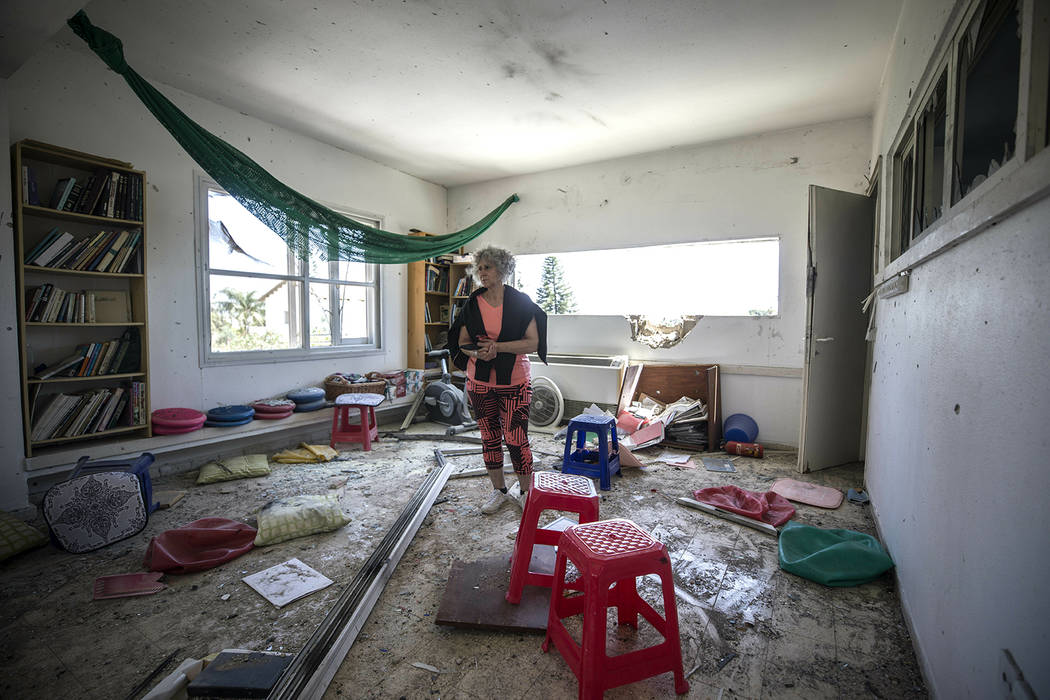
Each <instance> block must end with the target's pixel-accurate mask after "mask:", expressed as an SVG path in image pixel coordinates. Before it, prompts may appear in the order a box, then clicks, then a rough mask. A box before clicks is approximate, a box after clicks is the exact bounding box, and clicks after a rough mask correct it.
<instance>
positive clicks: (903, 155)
mask: <svg viewBox="0 0 1050 700" xmlns="http://www.w3.org/2000/svg"><path fill="white" fill-rule="evenodd" d="M893 164H894V168H893V170H894V172H895V173H896V178H895V180H896V182H895V184H896V187H894V190H895V191H894V195H895V196H894V199H896V201H897V202H898V203H899V204H900V207H899V208H898V210H897V218H896V225H895V228H896V231H897V237H896V238H897V241H896V242H897V245H896V246H894V247H895V248H896V253H897V254H898V255H899V254H901V253H903V252H904V251H906V250H907V249H908V247H909V246H910V245H911V241H912V231H913V223H914V222H915V219H916V216H915V208H914V206H913V204H912V203H913V201H914V199H913V186H914V180H915V141H914V138H913V137H909V138H908V140H907V141H905V142H904V145H903V146H901V147H900V150H898V151H897V155H896V156H894V158H893Z"/></svg>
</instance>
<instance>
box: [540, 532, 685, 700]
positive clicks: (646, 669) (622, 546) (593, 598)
mask: <svg viewBox="0 0 1050 700" xmlns="http://www.w3.org/2000/svg"><path fill="white" fill-rule="evenodd" d="M567 561H572V563H573V564H575V565H576V568H577V570H578V571H579V572H580V579H581V580H582V583H583V595H574V596H572V597H570V598H566V597H565V596H564V595H563V594H564V591H565V589H566V588H567V587H568V585H567V584H566V583H565V568H566V562H567ZM647 574H656V575H658V576H659V577H660V581H661V584H662V586H661V587H662V591H663V598H664V617H660V614H659V613H658V612H656V610H654V609H653V607H652V606H651V605H649V603H647V602H645V601H644V600H643V599H642V598H641V596H639V595H638V589H637V587H636V584H635V579H636V578H637V577H638V576H645V575H647ZM610 587H611V588H610ZM613 606H615V607H616V619H617V622H618V623H619V624H621V625H624V624H626V625H631V626H632V627H635V628H637V627H638V616H639V615H641V616H642V617H644V618H645V619H646V620H647V621H648V622H649V624H651V625H652V626H653V627H655V628H656V630H657V631H658V632H659V633H660V634H661V635H663V638H664V641H663V642H661V643H660V644H657V645H655V646H651V647H647V648H645V649H638V650H635V651H630V652H627V653H625V654H620V655H618V656H613V657H609V656H608V655H606V650H605V634H606V630H605V620H606V610H607V609H608V608H610V607H613ZM580 613H583V638H582V640H581V641H582V643H581V644H577V643H576V640H575V639H573V638H572V636H571V635H570V634H569V632H568V631H567V630H566V629H565V626H564V625H563V624H562V619H563V618H566V617H572V616H573V615H579V614H580ZM551 641H553V642H554V646H555V647H556V648H557V649H558V651H559V652H560V653H561V656H562V658H563V659H565V662H566V663H567V664H568V665H569V668H571V669H572V672H573V673H574V674H576V679H577V680H578V681H579V684H580V695H579V697H580V700H583V699H584V698H601V697H602V693H604V692H605V690H606V689H608V688H615V687H616V686H620V685H625V684H627V683H634V682H635V681H640V680H642V679H645V678H649V677H650V676H655V675H659V674H661V673H666V672H668V671H670V672H672V673H674V689H675V692H676V693H678V694H682V693H687V692H689V683H688V681H686V679H685V674H683V673H682V643H681V639H680V638H679V635H678V608H677V606H676V605H675V598H674V580H673V578H672V576H671V560H670V558H669V557H668V556H667V547H665V546H664V545H663V544H661V543H660V542H657V541H656V540H655V539H653V537H652V536H651V535H650V534H649V533H648V532H646V531H645V530H642V529H641V528H640V527H638V526H637V525H635V524H634V523H632V522H631V521H630V520H603V521H599V522H596V523H587V524H585V525H573V526H572V527H570V528H568V529H567V530H566V531H565V532H564V533H563V534H562V536H561V539H560V540H559V542H558V558H557V561H556V564H555V567H554V587H553V590H552V591H551V606H550V612H549V614H548V616H547V637H546V638H545V639H544V640H543V650H544V651H547V650H548V649H549V648H550V643H551Z"/></svg>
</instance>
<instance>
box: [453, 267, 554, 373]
mask: <svg viewBox="0 0 1050 700" xmlns="http://www.w3.org/2000/svg"><path fill="white" fill-rule="evenodd" d="M485 291H486V288H485V287H481V288H480V289H478V290H477V291H475V292H474V293H473V294H471V295H470V298H469V299H467V301H466V302H465V303H464V304H463V310H462V311H460V312H459V313H458V314H456V319H455V321H453V322H452V326H451V327H450V328H449V332H448V344H447V345H446V347H447V348H448V349H449V352H450V353H451V355H452V364H454V365H455V366H456V367H459V368H460V369H462V370H466V369H467V362H468V360H469V359H470V358H469V357H468V356H467V354H466V353H464V352H463V351H462V350H460V349H459V329H460V327H462V326H466V328H467V333H469V334H470V338H471V342H474V343H477V342H478V338H479V337H480V336H483V335H486V333H485V323H484V321H483V320H482V318H481V309H480V308H478V296H479V295H480V294H484V293H485ZM532 319H536V330H537V332H538V333H539V344H538V345H537V347H536V354H537V355H539V356H540V359H541V360H543V364H547V314H546V313H545V312H544V311H543V309H541V308H540V307H538V306H536V304H535V303H533V301H532V299H530V298H529V295H527V294H522V293H521V292H519V291H518V290H517V289H514V288H513V287H509V286H504V287H503V326H502V328H501V329H500V333H499V337H498V338H496V340H497V341H500V342H506V341H510V340H521V339H522V338H523V337H525V331H526V329H528V327H529V323H530V322H531V321H532ZM516 359H517V355H516V354H515V353H512V352H501V353H497V355H496V359H494V360H492V361H485V360H477V359H476V360H475V362H474V376H475V378H476V379H478V380H479V381H482V382H486V381H488V380H489V374H490V373H491V372H492V369H493V368H495V369H496V383H497V384H510V377H511V373H512V372H513V371H514V362H515V360H516Z"/></svg>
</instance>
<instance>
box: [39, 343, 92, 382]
mask: <svg viewBox="0 0 1050 700" xmlns="http://www.w3.org/2000/svg"><path fill="white" fill-rule="evenodd" d="M83 361H84V353H83V351H82V350H79V349H78V350H77V351H76V352H74V353H73V354H72V355H69V356H68V357H63V358H62V359H61V360H59V361H57V362H52V363H51V364H49V365H40V366H38V367H37V368H36V369H35V370H34V371H33V376H32V377H30V379H51V378H52V377H54V376H55V375H57V374H59V373H60V372H68V371H69V370H70V369H71V368H73V367H77V366H78V365H79V364H80V363H81V362H83Z"/></svg>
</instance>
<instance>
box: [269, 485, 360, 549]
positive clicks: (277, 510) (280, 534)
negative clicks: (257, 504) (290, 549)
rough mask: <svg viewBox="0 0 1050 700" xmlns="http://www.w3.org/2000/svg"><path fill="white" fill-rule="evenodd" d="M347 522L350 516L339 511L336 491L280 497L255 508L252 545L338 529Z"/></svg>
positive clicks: (272, 542) (340, 507) (340, 508)
mask: <svg viewBox="0 0 1050 700" xmlns="http://www.w3.org/2000/svg"><path fill="white" fill-rule="evenodd" d="M348 522H350V518H348V517H346V516H345V515H344V514H343V509H342V506H340V504H339V496H338V494H334V493H331V494H325V495H323V496H292V497H291V498H281V499H278V500H276V501H271V502H270V503H268V504H266V505H265V506H263V509H262V510H261V511H259V534H258V535H256V536H255V546H256V547H263V546H265V545H268V544H277V543H278V542H284V541H285V540H291V539H294V538H296V537H304V536H306V535H313V534H316V533H318V532H328V531H330V530H338V529H339V528H341V527H342V526H343V525H346V524H347V523H348Z"/></svg>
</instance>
